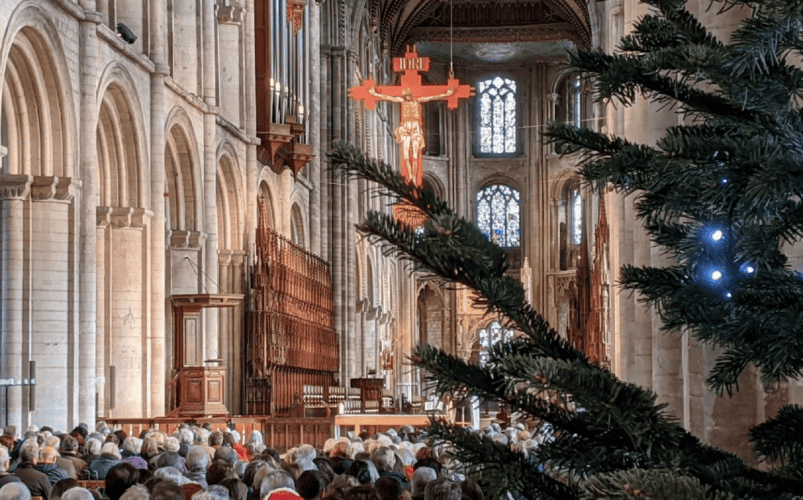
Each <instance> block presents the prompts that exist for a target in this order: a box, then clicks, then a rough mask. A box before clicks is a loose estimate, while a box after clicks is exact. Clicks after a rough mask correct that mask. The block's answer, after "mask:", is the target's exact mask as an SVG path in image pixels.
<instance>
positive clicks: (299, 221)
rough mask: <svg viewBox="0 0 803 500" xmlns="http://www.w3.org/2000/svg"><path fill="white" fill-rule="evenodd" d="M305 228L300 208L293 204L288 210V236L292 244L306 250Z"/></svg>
mask: <svg viewBox="0 0 803 500" xmlns="http://www.w3.org/2000/svg"><path fill="white" fill-rule="evenodd" d="M305 227H306V225H305V223H304V216H303V215H302V212H301V208H300V207H299V205H298V203H293V207H292V208H291V209H290V236H291V240H292V241H293V243H295V244H296V245H298V246H300V247H301V248H307V244H306V242H307V240H306V237H307V234H306V231H305V230H304V228H305Z"/></svg>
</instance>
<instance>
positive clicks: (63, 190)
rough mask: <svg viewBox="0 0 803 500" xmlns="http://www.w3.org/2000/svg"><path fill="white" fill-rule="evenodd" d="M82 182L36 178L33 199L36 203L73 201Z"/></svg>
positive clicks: (67, 179)
mask: <svg viewBox="0 0 803 500" xmlns="http://www.w3.org/2000/svg"><path fill="white" fill-rule="evenodd" d="M80 187H81V181H79V180H73V179H71V178H70V177H39V176H37V177H34V178H33V183H32V184H31V199H32V200H34V201H66V202H69V201H72V200H73V199H74V198H75V193H76V191H77V190H78V189H79V188H80Z"/></svg>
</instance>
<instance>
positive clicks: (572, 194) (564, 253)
mask: <svg viewBox="0 0 803 500" xmlns="http://www.w3.org/2000/svg"><path fill="white" fill-rule="evenodd" d="M585 205H586V200H584V199H583V190H582V187H581V186H580V182H579V180H577V179H571V180H569V181H567V182H566V184H565V185H564V187H563V188H562V190H561V195H560V209H559V214H558V227H559V233H560V234H559V235H558V241H559V242H560V269H561V270H562V271H566V270H569V269H575V268H576V267H577V260H578V259H579V258H580V247H581V246H582V244H583V240H584V239H585V231H586V227H585V225H586V221H585V209H586V206H585Z"/></svg>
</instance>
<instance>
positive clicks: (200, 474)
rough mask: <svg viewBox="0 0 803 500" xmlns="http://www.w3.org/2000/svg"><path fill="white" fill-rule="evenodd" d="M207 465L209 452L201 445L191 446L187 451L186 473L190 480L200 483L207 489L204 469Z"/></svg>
mask: <svg viewBox="0 0 803 500" xmlns="http://www.w3.org/2000/svg"><path fill="white" fill-rule="evenodd" d="M208 467H209V454H208V453H207V452H206V450H205V449H204V448H203V447H202V446H193V447H192V448H190V451H189V452H188V453H187V474H185V476H186V477H187V479H189V480H190V481H193V482H195V483H198V484H200V485H201V486H203V487H204V489H207V488H208V487H209V485H208V484H206V469H207V468H208Z"/></svg>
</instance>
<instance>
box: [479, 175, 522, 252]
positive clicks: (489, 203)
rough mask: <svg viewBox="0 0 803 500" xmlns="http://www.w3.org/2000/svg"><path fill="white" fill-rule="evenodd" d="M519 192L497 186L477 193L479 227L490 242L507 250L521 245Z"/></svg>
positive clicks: (504, 186)
mask: <svg viewBox="0 0 803 500" xmlns="http://www.w3.org/2000/svg"><path fill="white" fill-rule="evenodd" d="M520 203H521V196H520V195H519V192H518V191H517V190H515V189H513V188H511V187H510V186H506V185H504V184H496V185H492V186H488V187H486V188H484V189H481V190H480V191H478V192H477V227H479V229H480V231H482V233H483V234H484V235H485V237H486V238H488V239H489V240H490V241H492V242H494V243H496V244H497V245H499V246H501V247H505V248H513V247H518V246H520V245H521V227H520V223H521V220H520V214H519V212H520V207H519V205H520Z"/></svg>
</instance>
